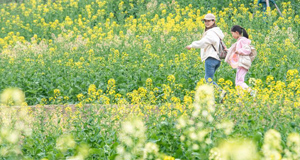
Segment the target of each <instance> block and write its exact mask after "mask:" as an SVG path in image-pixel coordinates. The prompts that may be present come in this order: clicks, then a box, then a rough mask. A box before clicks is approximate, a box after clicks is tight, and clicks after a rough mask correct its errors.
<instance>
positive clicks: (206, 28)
mask: <svg viewBox="0 0 300 160" xmlns="http://www.w3.org/2000/svg"><path fill="white" fill-rule="evenodd" d="M213 21H214V24H213V25H212V26H211V27H206V26H205V32H206V31H207V30H209V29H212V28H214V27H218V26H217V25H216V20H214V19H213Z"/></svg>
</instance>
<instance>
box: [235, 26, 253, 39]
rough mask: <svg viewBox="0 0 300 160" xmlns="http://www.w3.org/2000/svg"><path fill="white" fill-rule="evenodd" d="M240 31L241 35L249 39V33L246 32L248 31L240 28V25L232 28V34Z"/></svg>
mask: <svg viewBox="0 0 300 160" xmlns="http://www.w3.org/2000/svg"><path fill="white" fill-rule="evenodd" d="M236 31H238V32H239V34H240V35H242V36H244V37H246V38H249V36H248V33H247V32H246V30H245V29H244V28H243V27H241V26H239V25H234V26H233V27H232V28H231V32H236Z"/></svg>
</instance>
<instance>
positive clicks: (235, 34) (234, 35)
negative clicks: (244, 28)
mask: <svg viewBox="0 0 300 160" xmlns="http://www.w3.org/2000/svg"><path fill="white" fill-rule="evenodd" d="M231 35H232V37H233V38H234V39H238V38H239V37H240V34H239V32H238V31H235V32H232V31H231Z"/></svg>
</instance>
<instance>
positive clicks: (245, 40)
mask: <svg viewBox="0 0 300 160" xmlns="http://www.w3.org/2000/svg"><path fill="white" fill-rule="evenodd" d="M250 43H251V40H250V39H248V38H246V37H241V38H239V39H238V40H237V42H236V51H238V52H239V53H241V54H242V55H244V56H248V55H249V54H250V53H251V50H249V49H246V48H245V47H243V46H244V45H247V46H249V45H250Z"/></svg>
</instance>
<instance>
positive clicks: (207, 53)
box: [186, 13, 226, 101]
mask: <svg viewBox="0 0 300 160" xmlns="http://www.w3.org/2000/svg"><path fill="white" fill-rule="evenodd" d="M202 20H203V21H204V23H205V32H204V34H203V36H202V38H201V39H200V40H198V41H193V42H192V44H190V45H188V46H186V49H188V50H190V49H191V48H200V49H201V60H202V61H205V76H204V78H205V80H206V82H208V83H213V84H214V85H215V86H216V87H217V88H218V89H219V90H222V89H221V88H220V87H219V86H218V85H217V83H216V82H214V81H213V78H214V74H215V72H216V70H217V69H218V68H219V67H220V65H221V60H220V57H219V55H218V53H217V50H215V49H216V48H219V47H218V46H219V44H220V39H223V38H224V34H223V32H222V30H221V29H220V28H219V27H217V25H216V17H215V16H214V15H213V14H211V13H208V14H206V15H205V17H204V19H202ZM225 94H226V92H225V91H224V90H222V93H221V101H222V99H223V97H224V96H225Z"/></svg>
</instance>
